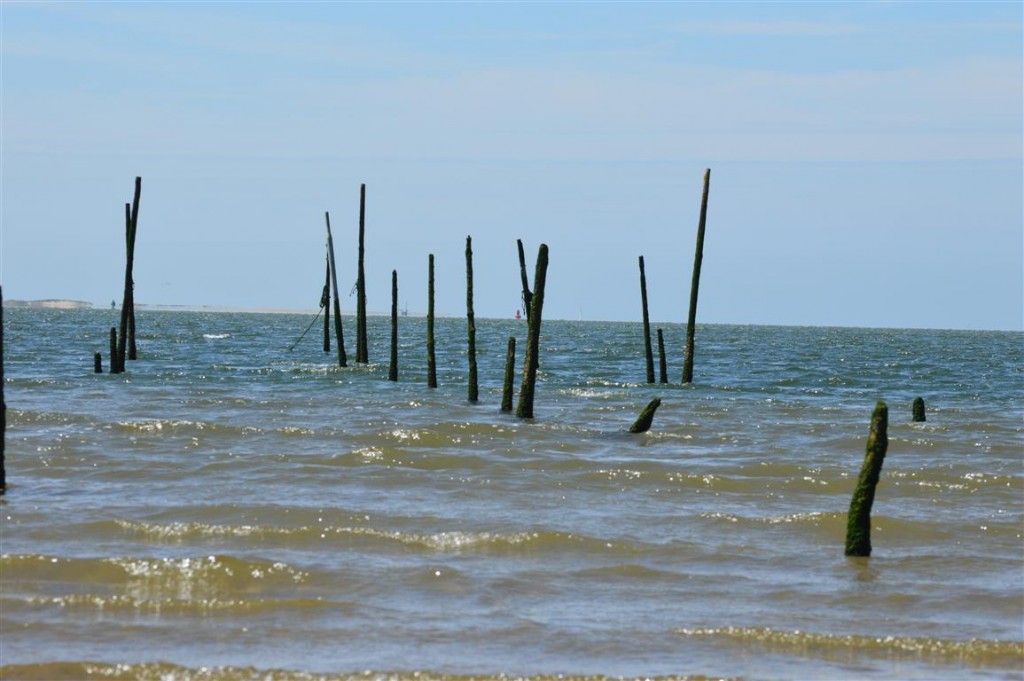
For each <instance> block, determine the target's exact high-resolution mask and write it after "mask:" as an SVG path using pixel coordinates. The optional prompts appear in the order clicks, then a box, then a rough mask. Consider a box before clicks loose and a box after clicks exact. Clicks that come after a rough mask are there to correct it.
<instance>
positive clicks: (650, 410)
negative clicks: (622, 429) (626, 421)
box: [629, 397, 661, 433]
mask: <svg viewBox="0 0 1024 681" xmlns="http://www.w3.org/2000/svg"><path fill="white" fill-rule="evenodd" d="M660 406H661V398H660V397H655V398H654V399H653V400H651V401H650V402H648V403H647V406H646V407H644V410H643V411H642V412H640V416H639V417H637V420H636V421H634V422H633V425H631V426H630V427H629V432H631V433H646V432H647V431H648V430H650V429H651V422H652V421H654V412H656V411H658V407H660Z"/></svg>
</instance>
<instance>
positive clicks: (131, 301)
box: [117, 177, 142, 371]
mask: <svg viewBox="0 0 1024 681" xmlns="http://www.w3.org/2000/svg"><path fill="white" fill-rule="evenodd" d="M141 195H142V178H141V177H136V178H135V196H134V198H133V199H132V212H131V215H130V216H129V219H128V222H129V224H128V226H127V232H128V233H127V235H126V237H125V250H126V251H127V258H126V262H125V268H124V298H122V301H121V333H120V335H119V336H118V339H117V364H118V369H119V371H124V361H125V356H126V354H127V345H128V318H129V316H130V312H129V310H131V308H132V307H134V306H135V291H134V289H135V284H134V281H133V280H132V269H133V268H134V266H135V230H136V228H137V227H138V224H139V198H140V197H141Z"/></svg>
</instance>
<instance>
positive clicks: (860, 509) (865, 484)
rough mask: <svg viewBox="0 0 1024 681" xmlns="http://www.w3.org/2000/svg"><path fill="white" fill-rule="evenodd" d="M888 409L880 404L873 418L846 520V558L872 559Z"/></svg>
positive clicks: (886, 433)
mask: <svg viewBox="0 0 1024 681" xmlns="http://www.w3.org/2000/svg"><path fill="white" fill-rule="evenodd" d="M888 429H889V407H887V406H886V404H885V402H881V401H879V402H878V403H877V404H876V405H875V411H874V413H872V414H871V429H870V431H869V432H868V444H867V452H866V453H865V455H864V463H863V464H862V465H861V469H860V476H859V477H858V478H857V487H856V489H854V491H853V498H852V499H851V500H850V511H849V513H848V515H847V517H846V555H847V556H870V555H871V506H872V504H874V502H875V487H876V486H877V485H878V478H879V475H880V474H881V472H882V462H883V461H884V460H885V450H886V449H887V448H888V446H889V435H888Z"/></svg>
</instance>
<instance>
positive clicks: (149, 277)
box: [0, 1, 1024, 330]
mask: <svg viewBox="0 0 1024 681" xmlns="http://www.w3.org/2000/svg"><path fill="white" fill-rule="evenodd" d="M1022 11H1024V10H1022V5H1021V3H1019V2H977V1H975V2H969V3H968V2H964V3H959V2H947V3H938V2H852V3H844V2H827V3H825V2H823V3H811V2H804V3H770V2H764V3H727V2H723V3H699V2H685V3H683V2H680V3H671V2H663V3H615V2H607V3H585V2H580V3H330V2H323V3H287V4H286V3H212V2H197V3H187V2H180V3H115V2H102V3H101V2H93V3H54V4H46V3H7V2H5V3H3V4H0V18H2V24H0V33H2V35H0V38H2V46H0V53H2V65H0V74H2V83H0V105H2V106H0V108H2V122H0V131H2V140H0V145H2V149H0V161H2V175H0V189H2V206H0V221H2V222H0V228H2V252H0V279H2V283H3V286H4V295H5V297H7V298H19V299H34V298H74V299H81V300H88V301H91V302H94V303H97V304H109V302H110V300H112V299H114V298H116V299H117V300H118V301H119V302H120V297H121V288H122V282H123V276H124V275H123V267H124V264H123V263H124V252H123V229H124V203H125V202H126V201H130V199H131V193H132V187H133V182H134V178H135V176H136V175H139V176H142V178H143V191H142V204H141V210H140V219H139V233H138V245H137V251H136V268H135V281H136V300H137V301H138V302H142V303H154V304H208V305H226V306H237V307H271V308H310V307H315V306H316V304H317V302H318V300H319V296H320V288H321V286H322V281H323V259H324V217H323V216H324V212H325V211H330V213H331V225H332V229H333V230H334V233H335V244H336V249H337V259H338V267H339V280H340V282H341V287H342V288H343V289H345V296H347V291H348V289H349V288H350V286H351V284H352V283H353V282H354V281H355V272H356V250H355V246H356V235H357V224H358V211H359V204H358V200H359V185H360V183H363V182H365V183H366V184H367V288H368V297H369V307H370V309H371V310H378V311H386V310H388V309H389V308H390V299H391V298H390V297H391V291H390V282H391V271H392V270H393V269H396V270H397V271H398V274H399V288H400V293H399V300H400V304H401V305H402V306H405V307H408V309H409V310H410V311H411V312H414V313H415V312H417V311H422V310H425V309H426V278H427V277H426V270H427V256H428V254H429V253H434V254H435V258H436V260H437V309H438V311H439V312H442V313H446V314H450V315H462V314H464V312H465V260H464V248H465V237H466V236H467V235H472V236H473V242H474V257H475V259H474V270H475V282H474V283H475V286H474V289H475V307H476V314H477V315H478V316H481V317H487V316H490V317H510V316H512V315H513V314H514V312H515V310H516V308H517V307H518V305H519V275H518V261H517V256H516V243H515V241H516V239H517V238H520V239H522V240H523V242H524V244H525V245H526V249H527V253H528V259H529V261H530V263H531V270H532V262H533V259H534V257H535V255H536V252H537V247H538V246H539V244H540V243H542V242H543V243H547V244H548V246H549V249H550V263H551V264H550V268H549V271H548V280H547V281H548V288H547V295H546V306H545V316H546V317H550V318H566V319H577V318H580V317H582V318H586V319H609V320H624V321H634V320H639V319H640V292H639V273H638V269H637V258H638V256H640V255H643V256H644V258H645V261H646V270H647V282H648V289H649V298H650V307H651V316H652V319H653V320H655V321H657V322H683V321H685V319H686V310H687V304H688V300H689V286H690V275H691V267H692V263H693V248H694V238H695V234H696V227H697V218H698V213H699V204H700V192H701V180H702V175H703V171H704V169H705V168H711V171H712V177H711V192H710V205H709V210H708V224H707V239H706V243H705V253H704V269H703V277H702V280H701V300H700V308H699V312H698V319H699V321H703V322H709V323H719V322H720V323H757V324H807V325H842V326H890V327H933V328H977V329H1018V330H1019V329H1021V328H1022V324H1024V321H1022V315H1024V218H1022V211H1024V195H1022V191H1024V190H1022V186H1024V171H1022V168H1024V163H1022V148H1024V134H1022V130H1024V122H1022V121H1024V110H1022V109H1024V105H1022V102H1024V70H1022V62H1024V57H1022V54H1024V45H1022V35H1024V18H1022ZM345 296H343V299H342V305H343V308H344V309H346V310H347V311H351V310H352V309H353V308H354V306H355V298H354V297H345Z"/></svg>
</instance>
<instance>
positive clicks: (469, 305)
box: [466, 236, 480, 403]
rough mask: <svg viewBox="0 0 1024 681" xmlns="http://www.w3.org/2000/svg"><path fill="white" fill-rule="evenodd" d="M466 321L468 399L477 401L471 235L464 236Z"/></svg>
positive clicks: (478, 395) (478, 393) (478, 391)
mask: <svg viewBox="0 0 1024 681" xmlns="http://www.w3.org/2000/svg"><path fill="white" fill-rule="evenodd" d="M466 321H467V334H468V336H469V345H468V348H467V354H468V355H469V401H470V402H474V403H475V402H477V401H479V398H480V388H479V385H478V383H477V373H476V317H475V316H474V314H473V237H471V236H467V237H466Z"/></svg>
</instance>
